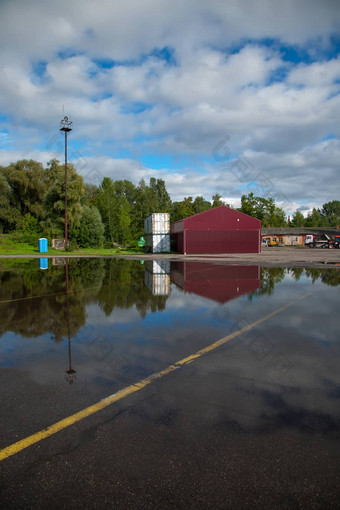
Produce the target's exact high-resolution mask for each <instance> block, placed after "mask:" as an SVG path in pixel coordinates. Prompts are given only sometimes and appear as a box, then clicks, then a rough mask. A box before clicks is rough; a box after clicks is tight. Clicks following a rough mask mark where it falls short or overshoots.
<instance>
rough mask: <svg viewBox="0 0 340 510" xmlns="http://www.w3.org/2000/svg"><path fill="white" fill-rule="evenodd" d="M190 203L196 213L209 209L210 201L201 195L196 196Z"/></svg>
mask: <svg viewBox="0 0 340 510" xmlns="http://www.w3.org/2000/svg"><path fill="white" fill-rule="evenodd" d="M192 205H193V209H194V211H195V213H194V214H198V213H201V212H203V211H208V210H209V209H211V203H210V202H208V200H205V199H204V198H203V197H202V196H198V197H196V198H195V200H194V202H193V204H192Z"/></svg>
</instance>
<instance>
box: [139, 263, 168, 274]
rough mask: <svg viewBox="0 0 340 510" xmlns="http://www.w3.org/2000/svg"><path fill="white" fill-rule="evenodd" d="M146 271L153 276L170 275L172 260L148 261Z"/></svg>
mask: <svg viewBox="0 0 340 510" xmlns="http://www.w3.org/2000/svg"><path fill="white" fill-rule="evenodd" d="M145 269H146V270H147V271H149V273H152V274H170V260H147V261H146V262H145Z"/></svg>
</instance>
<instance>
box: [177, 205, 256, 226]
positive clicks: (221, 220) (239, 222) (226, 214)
mask: <svg viewBox="0 0 340 510" xmlns="http://www.w3.org/2000/svg"><path fill="white" fill-rule="evenodd" d="M186 229H190V230H205V229H206V230H233V229H237V230H249V229H261V221H260V220H258V219H257V218H253V217H252V216H249V215H248V214H244V213H242V212H240V211H237V210H236V209H232V208H231V207H227V206H226V205H220V206H218V207H214V208H213V209H209V210H208V211H203V212H201V213H198V214H194V216H189V217H188V218H184V219H182V220H179V221H175V222H173V223H171V232H179V231H181V230H186Z"/></svg>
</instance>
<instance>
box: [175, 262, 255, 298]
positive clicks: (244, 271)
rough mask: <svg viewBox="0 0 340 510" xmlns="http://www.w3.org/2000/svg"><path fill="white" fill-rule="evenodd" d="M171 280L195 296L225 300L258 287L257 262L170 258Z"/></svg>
mask: <svg viewBox="0 0 340 510" xmlns="http://www.w3.org/2000/svg"><path fill="white" fill-rule="evenodd" d="M170 278H171V281H173V282H174V283H175V284H176V285H177V286H178V287H180V288H181V289H183V290H185V291H186V292H191V293H193V294H197V295H199V296H202V297H205V298H208V299H212V300H213V301H217V302H218V303H226V302H227V301H231V300H232V299H235V298H237V297H239V296H242V295H243V294H249V293H250V292H254V291H255V290H256V289H259V288H260V284H261V275H260V267H259V266H226V265H222V264H211V263H207V262H172V263H171V274H170Z"/></svg>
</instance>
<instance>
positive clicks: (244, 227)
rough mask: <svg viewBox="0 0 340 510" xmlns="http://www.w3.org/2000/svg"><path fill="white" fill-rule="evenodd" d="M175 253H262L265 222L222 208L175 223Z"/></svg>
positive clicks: (173, 234)
mask: <svg viewBox="0 0 340 510" xmlns="http://www.w3.org/2000/svg"><path fill="white" fill-rule="evenodd" d="M170 232H171V241H172V243H173V247H172V248H173V250H175V251H178V252H179V253H184V254H185V255H187V254H198V253H260V251H261V222H260V220H258V219H256V218H253V217H252V216H248V215H247V214H244V213H241V212H239V211H236V210H235V209H231V208H230V207H227V206H225V205H220V206H219V207H215V208H214V209H209V210H208V211H204V212H202V213H199V214H195V215H194V216H190V217H189V218H184V219H183V220H179V221H175V222H174V223H171V228H170Z"/></svg>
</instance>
